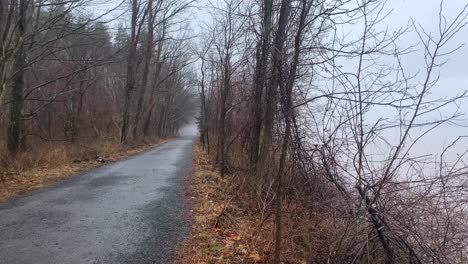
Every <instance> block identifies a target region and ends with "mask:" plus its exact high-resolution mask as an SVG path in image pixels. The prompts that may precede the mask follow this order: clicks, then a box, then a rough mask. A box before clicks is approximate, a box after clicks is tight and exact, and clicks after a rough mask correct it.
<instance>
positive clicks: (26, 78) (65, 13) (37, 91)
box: [0, 0, 196, 157]
mask: <svg viewBox="0 0 468 264" xmlns="http://www.w3.org/2000/svg"><path fill="white" fill-rule="evenodd" d="M97 4H98V3H95V2H92V1H87V0H73V1H32V0H18V1H9V0H1V2H0V124H2V125H1V126H0V138H1V140H0V142H1V145H2V150H1V151H2V154H4V157H5V156H7V157H12V156H15V154H17V153H19V152H25V151H28V150H31V149H34V148H38V147H40V146H41V145H44V144H47V143H50V142H65V143H74V142H77V143H79V144H86V143H89V142H96V141H99V140H112V141H116V142H119V141H120V142H121V143H128V142H129V141H134V140H140V139H142V138H145V137H166V136H171V135H175V134H176V133H177V130H178V129H179V127H180V126H181V125H183V124H184V123H185V122H186V121H187V118H189V116H190V114H191V112H193V111H194V110H193V109H194V107H195V103H196V101H195V96H194V91H193V89H192V86H193V85H192V84H193V82H194V78H193V74H192V73H191V71H190V68H189V67H188V66H189V64H190V62H191V60H192V56H191V55H190V53H189V52H188V49H187V48H186V47H187V46H188V41H189V40H190V37H189V34H190V32H189V30H188V28H187V22H186V21H185V16H186V11H187V9H188V8H189V7H190V2H188V1H169V0H148V1H133V2H130V3H129V2H126V1H123V2H118V3H105V4H104V5H103V6H99V5H97ZM96 5H97V6H96ZM104 7H105V8H106V10H107V11H100V10H104V9H103V8H104ZM116 16H117V17H118V18H119V19H121V20H124V19H125V20H126V21H129V22H128V23H124V24H122V23H120V24H119V23H118V21H117V20H114V19H113V18H112V17H116ZM127 17H129V19H126V18H127ZM116 28H117V29H116ZM115 29H116V30H115Z"/></svg>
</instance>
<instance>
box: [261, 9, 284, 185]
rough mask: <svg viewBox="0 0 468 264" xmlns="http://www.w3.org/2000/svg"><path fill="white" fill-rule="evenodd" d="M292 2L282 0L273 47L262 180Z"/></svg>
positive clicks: (262, 153)
mask: <svg viewBox="0 0 468 264" xmlns="http://www.w3.org/2000/svg"><path fill="white" fill-rule="evenodd" d="M290 5H291V1H290V0H282V1H281V8H280V15H279V21H278V29H277V31H276V34H275V39H274V42H273V46H272V49H273V50H272V64H273V69H272V75H271V81H270V84H269V86H268V89H267V93H266V107H265V118H264V127H263V138H262V143H261V146H260V157H259V162H258V166H257V177H259V178H260V179H263V178H265V174H266V168H267V163H268V161H269V159H270V154H269V150H270V145H271V142H272V137H273V134H272V133H273V122H274V118H275V113H276V103H277V90H278V87H279V83H280V82H281V81H282V80H281V77H280V76H281V74H282V67H283V63H282V62H283V58H282V57H283V49H284V42H285V41H286V35H287V34H286V26H287V24H288V18H289V13H290V9H291V7H290Z"/></svg>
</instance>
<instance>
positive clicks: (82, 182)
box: [0, 136, 194, 264]
mask: <svg viewBox="0 0 468 264" xmlns="http://www.w3.org/2000/svg"><path fill="white" fill-rule="evenodd" d="M193 140H194V137H192V136H184V137H179V138H177V139H176V140H174V141H171V142H168V143H166V144H163V145H161V146H159V147H157V148H155V149H153V150H150V151H148V152H145V153H142V154H139V155H136V156H133V157H131V158H129V159H127V160H124V161H119V162H115V163H112V164H109V165H107V166H104V167H101V168H98V169H96V170H93V171H90V172H87V173H85V174H83V175H81V176H77V177H73V178H71V179H69V180H67V181H64V182H62V183H60V184H58V185H56V186H54V187H49V188H45V189H42V190H40V191H36V192H33V193H31V194H29V195H25V196H20V197H18V198H15V199H12V200H9V201H7V202H4V203H0V263H8V264H15V263H21V264H28V263H31V264H32V263H34V264H55V263H57V264H74V263H80V264H82V263H112V264H118V263H139V264H145V263H170V262H171V258H172V256H173V255H174V253H175V249H176V247H177V244H178V242H180V240H181V239H182V238H183V236H184V234H185V233H186V231H187V226H188V220H187V207H186V204H185V201H184V198H183V191H184V188H185V179H186V177H187V176H188V174H189V171H190V167H191V162H192V144H193Z"/></svg>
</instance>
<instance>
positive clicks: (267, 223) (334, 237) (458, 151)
mask: <svg viewBox="0 0 468 264" xmlns="http://www.w3.org/2000/svg"><path fill="white" fill-rule="evenodd" d="M391 2H392V3H390V1H384V0H364V1H328V0H300V1H291V0H262V1H240V0H226V1H219V2H215V3H212V7H211V8H212V12H211V20H210V22H211V23H207V24H206V26H205V27H204V29H203V30H204V31H203V34H202V35H203V36H204V37H203V38H202V39H201V40H200V41H199V43H198V49H197V54H198V57H199V60H200V65H199V66H200V68H199V90H200V98H201V114H200V122H199V124H200V142H201V143H200V144H201V148H202V150H203V151H202V153H200V150H199V149H196V153H197V155H196V157H197V159H196V160H195V164H196V165H195V168H194V175H193V176H192V177H193V179H192V187H191V188H192V189H191V190H192V191H191V192H190V194H189V198H190V199H191V200H194V202H193V204H194V205H193V212H192V214H193V225H194V227H193V236H192V237H191V238H190V239H189V241H188V243H187V245H188V246H186V247H188V249H184V248H183V250H188V251H187V252H186V253H185V255H187V256H186V258H185V259H183V261H182V262H183V263H194V262H195V263H250V262H255V261H258V262H263V263H275V264H279V263H335V264H337V263H376V264H378V263H385V264H392V263H420V264H422V263H424V264H425V263H447V264H448V263H452V264H454V263H458V264H462V263H466V262H467V260H468V251H467V249H468V225H467V224H468V212H467V206H466V205H467V194H468V189H467V186H468V184H467V183H468V182H467V179H468V177H467V175H468V167H467V165H466V164H467V163H466V161H467V159H466V158H467V157H466V153H467V151H466V138H465V136H464V135H463V134H461V135H459V137H458V136H455V137H449V135H447V134H443V133H441V132H438V131H440V130H439V129H441V128H443V127H445V128H447V127H450V126H454V127H455V126H457V124H462V122H460V121H461V118H462V116H463V115H464V112H463V109H464V108H462V107H460V105H462V104H463V102H465V101H464V100H466V92H465V91H464V90H461V91H457V90H455V89H453V87H449V86H444V85H442V84H441V83H439V80H440V79H441V78H443V73H444V72H443V67H444V66H445V65H446V64H445V63H446V61H447V60H450V58H453V56H456V54H457V52H458V51H459V49H460V48H463V44H462V43H458V42H457V38H456V36H457V35H461V34H465V33H466V25H467V23H468V20H467V19H468V6H467V5H466V3H465V4H462V3H459V4H460V6H459V8H458V9H456V11H454V9H452V10H450V11H448V8H447V9H446V3H445V2H443V1H440V2H438V1H437V2H438V3H439V5H437V7H438V8H439V10H434V18H435V20H433V22H435V25H433V26H428V27H426V26H425V25H424V24H420V23H419V22H418V21H415V20H414V19H409V18H408V19H409V21H397V20H395V19H393V20H392V14H391V8H389V7H388V5H391V4H394V3H393V1H391ZM409 36H411V37H409ZM408 39H412V40H413V41H414V42H413V43H411V42H408V41H406V40H408ZM409 62H411V63H409ZM415 65H416V68H415ZM438 133H439V134H438ZM428 135H438V137H440V139H441V140H444V141H445V142H446V144H445V145H443V146H442V147H440V149H436V148H437V144H435V143H436V142H433V141H431V140H428V138H427V137H428ZM451 136H453V135H451ZM429 138H430V137H429ZM432 138H434V137H432ZM429 146H430V147H429ZM439 146H440V145H439ZM464 146H465V147H464ZM190 256H194V257H193V259H190ZM193 261H194V262H193Z"/></svg>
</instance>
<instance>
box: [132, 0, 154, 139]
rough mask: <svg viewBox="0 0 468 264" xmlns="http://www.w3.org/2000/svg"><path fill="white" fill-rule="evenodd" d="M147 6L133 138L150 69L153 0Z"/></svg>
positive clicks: (136, 132) (138, 122)
mask: <svg viewBox="0 0 468 264" xmlns="http://www.w3.org/2000/svg"><path fill="white" fill-rule="evenodd" d="M147 8H148V36H147V40H146V51H145V65H144V68H143V75H142V80H141V87H140V93H139V95H138V102H137V108H136V112H135V126H134V127H133V137H134V138H136V137H137V134H138V127H139V125H140V120H141V115H142V111H143V103H144V99H145V92H146V86H147V84H148V75H149V70H150V65H151V58H152V56H153V42H154V11H153V0H148V7H147Z"/></svg>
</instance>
